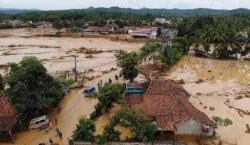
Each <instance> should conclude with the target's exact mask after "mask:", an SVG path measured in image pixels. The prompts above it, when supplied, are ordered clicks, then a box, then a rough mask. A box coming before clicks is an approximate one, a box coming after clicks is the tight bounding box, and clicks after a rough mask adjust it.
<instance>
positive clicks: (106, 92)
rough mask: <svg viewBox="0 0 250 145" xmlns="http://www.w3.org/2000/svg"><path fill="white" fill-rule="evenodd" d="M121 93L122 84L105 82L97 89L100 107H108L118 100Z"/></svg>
mask: <svg viewBox="0 0 250 145" xmlns="http://www.w3.org/2000/svg"><path fill="white" fill-rule="evenodd" d="M122 93H123V86H122V85H120V84H109V83H107V84H105V85H104V86H103V87H102V88H101V89H100V91H99V95H98V100H99V102H100V104H101V106H102V109H103V108H104V109H105V110H107V109H110V108H111V107H112V104H113V103H115V102H118V101H120V100H121V99H122V98H121V94H122Z"/></svg>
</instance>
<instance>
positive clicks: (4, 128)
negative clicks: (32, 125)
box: [0, 97, 17, 139]
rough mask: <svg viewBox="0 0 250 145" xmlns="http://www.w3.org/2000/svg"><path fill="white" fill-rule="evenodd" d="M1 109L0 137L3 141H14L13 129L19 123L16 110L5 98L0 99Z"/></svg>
mask: <svg viewBox="0 0 250 145" xmlns="http://www.w3.org/2000/svg"><path fill="white" fill-rule="evenodd" d="M0 108H1V109H0V135H1V137H4V138H3V139H8V138H11V139H12V131H13V127H14V126H15V124H16V123H17V118H16V110H15V109H14V107H12V106H11V105H10V104H9V103H8V101H7V99H6V98H5V97H0ZM0 139H2V138H0Z"/></svg>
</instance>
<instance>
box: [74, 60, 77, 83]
mask: <svg viewBox="0 0 250 145" xmlns="http://www.w3.org/2000/svg"><path fill="white" fill-rule="evenodd" d="M74 60H75V68H74V73H75V82H77V63H76V55H74Z"/></svg>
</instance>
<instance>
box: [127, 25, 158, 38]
mask: <svg viewBox="0 0 250 145" xmlns="http://www.w3.org/2000/svg"><path fill="white" fill-rule="evenodd" d="M157 30H158V28H157V27H150V28H136V29H135V30H133V31H132V32H131V33H130V35H131V37H133V38H147V39H156V37H157Z"/></svg>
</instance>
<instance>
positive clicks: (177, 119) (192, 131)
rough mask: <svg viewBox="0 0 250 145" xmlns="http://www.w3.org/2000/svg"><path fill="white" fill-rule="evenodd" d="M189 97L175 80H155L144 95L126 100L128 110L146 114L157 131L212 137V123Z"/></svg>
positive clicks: (130, 96) (131, 96) (126, 98)
mask: <svg viewBox="0 0 250 145" xmlns="http://www.w3.org/2000/svg"><path fill="white" fill-rule="evenodd" d="M189 97H190V94H189V93H188V92H186V91H185V89H184V88H183V87H182V86H181V85H180V84H177V83H176V82H174V81H172V80H152V81H151V82H149V84H148V86H147V89H146V90H145V93H144V94H143V95H141V96H138V95H129V96H126V95H125V100H126V102H127V104H128V106H129V107H132V108H135V109H139V110H141V111H143V112H144V113H146V114H147V115H148V116H149V117H150V118H151V119H152V121H153V122H155V123H156V125H157V127H158V132H161V133H166V132H167V133H173V134H174V135H193V136H212V135H213V134H214V125H213V122H212V121H211V120H210V119H209V118H208V116H207V115H206V114H205V113H203V112H201V111H199V110H198V109H196V108H195V107H194V106H193V105H192V104H191V103H190V102H189ZM138 98H139V99H138Z"/></svg>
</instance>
